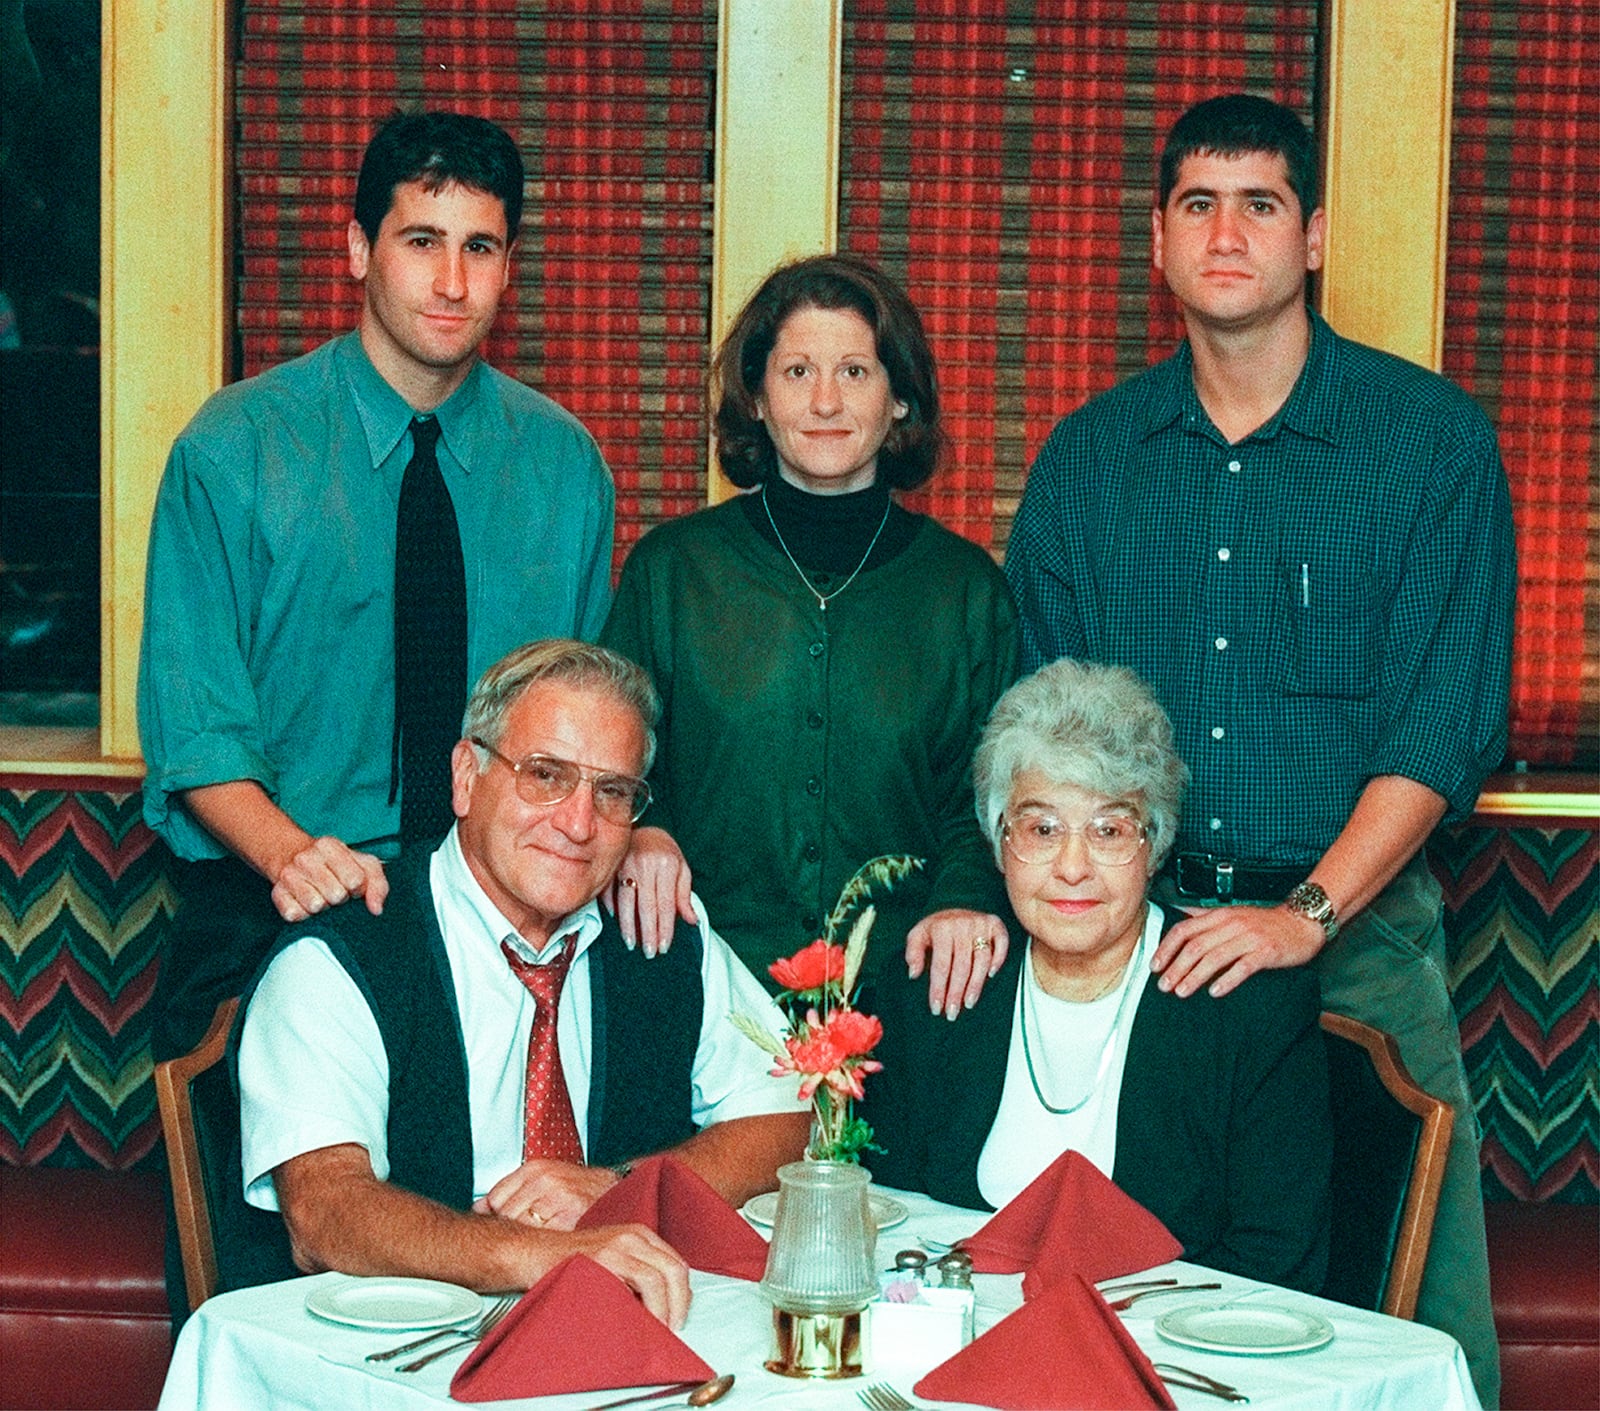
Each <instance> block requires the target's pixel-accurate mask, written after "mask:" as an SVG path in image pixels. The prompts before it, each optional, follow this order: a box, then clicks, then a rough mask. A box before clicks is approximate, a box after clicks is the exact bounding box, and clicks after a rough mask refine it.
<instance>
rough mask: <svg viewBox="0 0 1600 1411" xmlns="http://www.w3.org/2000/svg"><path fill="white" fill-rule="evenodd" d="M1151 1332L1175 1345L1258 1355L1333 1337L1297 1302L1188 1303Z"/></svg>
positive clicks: (1166, 1315) (1314, 1344)
mask: <svg viewBox="0 0 1600 1411" xmlns="http://www.w3.org/2000/svg"><path fill="white" fill-rule="evenodd" d="M1156 1332H1157V1333H1158V1334H1159V1335H1160V1336H1161V1337H1164V1338H1165V1339H1166V1340H1167V1341H1168V1342H1175V1343H1177V1344H1178V1346H1179V1347H1193V1348H1198V1349H1200V1350H1201V1351H1204V1352H1236V1353H1241V1354H1245V1355H1263V1354H1267V1353H1279V1352H1309V1351H1310V1350H1311V1349H1312V1348H1313V1347H1321V1346H1322V1345H1323V1344H1324V1343H1326V1342H1331V1341H1332V1340H1333V1324H1332V1323H1330V1322H1329V1321H1328V1320H1327V1319H1326V1318H1323V1317H1320V1316H1318V1315H1317V1314H1315V1313H1306V1312H1304V1311H1302V1310H1301V1309H1298V1308H1273V1307H1271V1306H1266V1307H1263V1306H1262V1305H1261V1304H1259V1303H1253V1304H1251V1305H1250V1306H1249V1307H1248V1308H1246V1307H1244V1306H1243V1305H1234V1306H1232V1307H1230V1306H1229V1305H1228V1304H1225V1303H1191V1304H1189V1305H1188V1307H1186V1308H1174V1309H1172V1310H1171V1311H1170V1312H1168V1313H1163V1314H1162V1315H1161V1316H1160V1317H1159V1318H1157V1319H1156Z"/></svg>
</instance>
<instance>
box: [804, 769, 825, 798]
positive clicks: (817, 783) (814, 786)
mask: <svg viewBox="0 0 1600 1411" xmlns="http://www.w3.org/2000/svg"><path fill="white" fill-rule="evenodd" d="M806 792H807V793H808V794H810V795H811V797H812V798H816V796H817V795H818V794H820V793H821V792H822V780H820V779H819V778H817V776H816V775H815V774H813V775H812V776H811V777H810V778H809V779H807V780H806Z"/></svg>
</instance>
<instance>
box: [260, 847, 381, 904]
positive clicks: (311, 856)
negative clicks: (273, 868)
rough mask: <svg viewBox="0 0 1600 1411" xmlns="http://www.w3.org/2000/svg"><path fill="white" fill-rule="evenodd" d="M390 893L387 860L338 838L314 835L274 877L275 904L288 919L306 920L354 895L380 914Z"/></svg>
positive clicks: (273, 900)
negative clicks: (383, 860) (384, 864)
mask: <svg viewBox="0 0 1600 1411" xmlns="http://www.w3.org/2000/svg"><path fill="white" fill-rule="evenodd" d="M388 895H389V879H388V878H387V877H385V876H384V874H383V864H382V863H381V862H379V861H378V859H377V858H375V857H374V856H373V855H372V854H371V853H366V852H357V851H355V849H354V848H351V847H349V846H347V845H346V844H344V843H341V842H340V841H339V840H338V839H337V838H313V839H312V840H311V841H310V842H309V843H308V844H307V845H306V846H305V847H304V848H302V849H301V850H300V851H299V852H297V853H296V854H295V855H294V856H293V857H291V858H290V859H289V861H288V862H287V863H286V864H285V865H284V866H283V867H282V869H281V870H280V871H279V872H278V875H277V876H276V877H274V878H273V879H272V904H273V905H274V906H275V907H277V908H278V915H279V916H281V917H283V919H284V920H285V921H304V920H305V919H306V918H307V917H309V916H315V915H316V914H317V913H318V912H319V911H326V910H327V909H328V908H329V907H330V906H338V905H340V904H341V903H342V902H346V901H349V899H350V898H351V897H361V898H362V899H364V900H365V902H366V904H367V910H368V911H370V912H371V913H372V914H373V915H374V916H376V915H377V914H378V913H379V912H380V911H382V910H383V901H384V898H385V897H387V896H388Z"/></svg>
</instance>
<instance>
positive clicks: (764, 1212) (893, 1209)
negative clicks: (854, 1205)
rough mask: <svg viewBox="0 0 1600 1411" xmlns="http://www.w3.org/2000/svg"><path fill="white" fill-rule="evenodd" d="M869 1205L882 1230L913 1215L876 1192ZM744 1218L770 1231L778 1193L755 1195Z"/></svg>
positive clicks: (776, 1210)
mask: <svg viewBox="0 0 1600 1411" xmlns="http://www.w3.org/2000/svg"><path fill="white" fill-rule="evenodd" d="M867 1204H868V1206H869V1207H870V1209H871V1210H872V1218H873V1219H874V1220H876V1221H877V1222H878V1228H879V1229H880V1230H889V1229H893V1228H894V1226H896V1225H900V1224H904V1223H905V1221H906V1218H907V1217H908V1216H909V1215H910V1214H911V1212H910V1211H909V1210H907V1209H906V1208H905V1206H903V1205H902V1204H900V1202H899V1201H898V1200H892V1199H890V1198H889V1197H888V1196H886V1195H878V1194H877V1193H876V1192H873V1191H869V1192H867ZM741 1210H742V1213H743V1214H744V1217H745V1218H746V1219H747V1220H749V1221H750V1223H751V1224H753V1225H760V1226H761V1227H762V1228H763V1229H768V1230H770V1229H771V1228H772V1222H773V1220H775V1219H776V1218H777V1215H778V1193H777V1191H767V1192H766V1194H764V1195H753V1196H751V1197H750V1199H749V1200H747V1201H745V1203H744V1205H743V1206H742V1207H741Z"/></svg>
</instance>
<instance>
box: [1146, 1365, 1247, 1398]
mask: <svg viewBox="0 0 1600 1411" xmlns="http://www.w3.org/2000/svg"><path fill="white" fill-rule="evenodd" d="M1150 1365H1151V1366H1152V1367H1154V1368H1155V1369H1156V1375H1157V1376H1158V1377H1160V1378H1161V1380H1162V1381H1164V1382H1166V1383H1167V1384H1168V1385H1169V1386H1175V1387H1184V1388H1186V1389H1187V1390H1189V1391H1203V1392H1205V1393H1206V1394H1207V1395H1209V1396H1216V1397H1220V1398H1221V1399H1222V1400H1223V1401H1249V1400H1250V1398H1249V1397H1248V1396H1246V1395H1245V1394H1244V1393H1243V1392H1242V1391H1240V1390H1239V1388H1238V1387H1231V1386H1229V1385H1228V1384H1227V1383H1226V1382H1219V1381H1218V1380H1217V1379H1216V1378H1215V1377H1208V1376H1207V1375H1206V1374H1205V1373H1204V1372H1197V1371H1195V1370H1194V1369H1193V1368H1192V1367H1179V1366H1177V1365H1176V1364H1175V1363H1172V1362H1152V1363H1151V1364H1150ZM1180 1377H1187V1378H1192V1380H1189V1381H1180V1380H1179V1378H1180Z"/></svg>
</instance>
